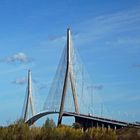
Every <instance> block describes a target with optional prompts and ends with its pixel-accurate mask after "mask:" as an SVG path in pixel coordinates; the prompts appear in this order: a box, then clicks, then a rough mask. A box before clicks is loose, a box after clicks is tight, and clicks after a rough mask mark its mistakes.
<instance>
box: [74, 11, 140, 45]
mask: <svg viewBox="0 0 140 140" xmlns="http://www.w3.org/2000/svg"><path fill="white" fill-rule="evenodd" d="M139 13H140V10H139V9H131V10H129V11H121V12H117V13H113V14H108V15H102V16H97V17H94V18H91V19H88V20H86V21H84V22H81V23H79V24H78V27H77V29H78V30H79V29H81V30H82V33H80V34H79V36H78V41H77V44H79V45H82V44H87V43H90V42H96V41H97V40H98V42H99V40H102V39H103V38H106V37H109V38H111V39H112V36H113V35H115V34H117V33H120V34H122V33H124V32H125V33H126V34H127V32H128V31H135V30H140V26H139V23H140V14H139ZM127 36H129V34H127ZM130 36H131V35H130ZM116 37H117V36H116ZM131 39H132V38H131ZM138 39H139V38H138ZM102 41H103V40H102ZM119 41H121V42H119V43H125V42H126V41H127V42H128V40H126V39H125V42H124V40H123V38H121V40H120V39H119ZM129 42H131V43H135V42H136V43H139V40H134V41H131V40H129Z"/></svg>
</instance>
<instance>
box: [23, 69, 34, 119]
mask: <svg viewBox="0 0 140 140" xmlns="http://www.w3.org/2000/svg"><path fill="white" fill-rule="evenodd" d="M30 114H31V115H32V116H34V115H35V109H34V104H33V97H32V77H31V70H28V84H27V95H26V98H25V102H24V110H23V120H24V122H26V121H27V119H28V118H29V115H30Z"/></svg>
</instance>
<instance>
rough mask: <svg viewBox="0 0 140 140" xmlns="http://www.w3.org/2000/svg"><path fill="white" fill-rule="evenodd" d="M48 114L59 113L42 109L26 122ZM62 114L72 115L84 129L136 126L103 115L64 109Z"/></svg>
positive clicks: (28, 122)
mask: <svg viewBox="0 0 140 140" xmlns="http://www.w3.org/2000/svg"><path fill="white" fill-rule="evenodd" d="M50 114H59V112H57V111H43V112H40V113H37V114H36V115H34V116H33V117H31V118H30V119H29V120H27V121H26V123H27V124H29V125H32V124H34V123H35V122H36V121H37V120H39V119H40V118H42V117H44V116H46V115H50ZM63 116H65V117H74V118H75V122H76V123H79V124H81V126H82V127H83V128H84V129H87V128H89V127H106V128H112V129H119V128H122V127H126V126H130V125H131V126H136V125H135V124H133V123H128V122H124V121H118V120H113V119H108V118H103V117H97V116H91V115H85V114H77V113H75V112H66V111H64V113H63Z"/></svg>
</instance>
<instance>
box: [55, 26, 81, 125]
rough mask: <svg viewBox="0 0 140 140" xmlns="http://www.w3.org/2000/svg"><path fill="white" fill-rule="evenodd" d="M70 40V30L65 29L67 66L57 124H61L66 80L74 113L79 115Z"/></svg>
mask: <svg viewBox="0 0 140 140" xmlns="http://www.w3.org/2000/svg"><path fill="white" fill-rule="evenodd" d="M70 40H71V32H70V29H67V64H66V65H67V66H66V73H65V79H64V85H63V91H62V97H61V105H60V111H59V118H58V124H61V121H62V116H63V112H64V103H65V98H66V92H67V85H68V80H70V84H71V90H72V95H73V100H74V106H75V112H76V113H77V114H78V113H79V109H78V101H77V96H76V89H75V85H74V75H73V68H72V59H71V41H70Z"/></svg>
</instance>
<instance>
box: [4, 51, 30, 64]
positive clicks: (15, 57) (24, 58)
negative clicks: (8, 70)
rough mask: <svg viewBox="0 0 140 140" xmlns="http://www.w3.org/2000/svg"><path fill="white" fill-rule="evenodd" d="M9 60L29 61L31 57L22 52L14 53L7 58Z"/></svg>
mask: <svg viewBox="0 0 140 140" xmlns="http://www.w3.org/2000/svg"><path fill="white" fill-rule="evenodd" d="M6 61H7V62H19V63H27V62H29V57H28V56H27V55H26V54H25V53H22V52H19V53H17V54H14V55H12V56H9V57H7V58H6Z"/></svg>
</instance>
